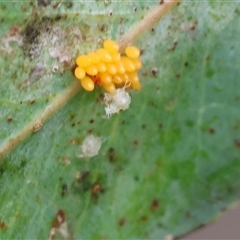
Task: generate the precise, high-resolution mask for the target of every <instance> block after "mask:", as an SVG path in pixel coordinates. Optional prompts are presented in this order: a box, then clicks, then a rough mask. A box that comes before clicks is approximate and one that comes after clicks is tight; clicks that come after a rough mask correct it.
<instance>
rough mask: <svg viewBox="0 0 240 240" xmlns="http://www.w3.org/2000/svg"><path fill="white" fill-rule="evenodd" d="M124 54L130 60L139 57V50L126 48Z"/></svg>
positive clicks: (130, 47) (131, 47) (132, 47)
mask: <svg viewBox="0 0 240 240" xmlns="http://www.w3.org/2000/svg"><path fill="white" fill-rule="evenodd" d="M125 53H126V55H127V56H128V57H130V58H138V57H139V56H140V50H139V49H138V48H136V47H134V46H128V47H126V49H125Z"/></svg>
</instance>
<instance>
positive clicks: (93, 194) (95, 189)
mask: <svg viewBox="0 0 240 240" xmlns="http://www.w3.org/2000/svg"><path fill="white" fill-rule="evenodd" d="M99 192H101V186H100V185H99V184H94V185H93V187H92V192H91V197H92V198H93V199H97V198H98V193H99Z"/></svg>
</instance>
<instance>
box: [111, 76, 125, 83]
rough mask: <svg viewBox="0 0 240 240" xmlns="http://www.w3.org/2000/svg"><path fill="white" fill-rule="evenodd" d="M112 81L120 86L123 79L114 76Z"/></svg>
mask: <svg viewBox="0 0 240 240" xmlns="http://www.w3.org/2000/svg"><path fill="white" fill-rule="evenodd" d="M112 81H113V83H115V84H121V83H123V78H122V77H121V75H119V74H116V75H114V76H113V78H112Z"/></svg>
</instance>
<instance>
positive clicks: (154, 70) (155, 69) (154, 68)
mask: <svg viewBox="0 0 240 240" xmlns="http://www.w3.org/2000/svg"><path fill="white" fill-rule="evenodd" d="M151 73H152V75H153V76H154V77H156V76H157V73H158V68H157V67H153V68H152V69H151Z"/></svg>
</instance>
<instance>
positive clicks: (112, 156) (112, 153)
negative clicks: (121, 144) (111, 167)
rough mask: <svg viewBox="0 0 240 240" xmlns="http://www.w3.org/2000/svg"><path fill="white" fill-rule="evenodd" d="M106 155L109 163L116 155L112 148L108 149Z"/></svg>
mask: <svg viewBox="0 0 240 240" xmlns="http://www.w3.org/2000/svg"><path fill="white" fill-rule="evenodd" d="M107 154H108V159H109V162H114V158H115V154H116V153H115V150H114V148H109V149H108V153H107Z"/></svg>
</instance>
